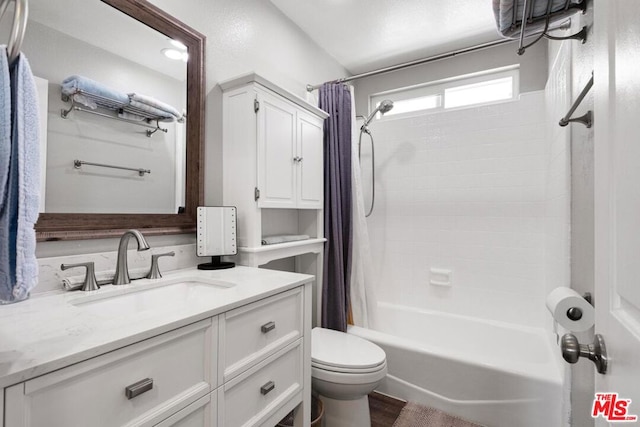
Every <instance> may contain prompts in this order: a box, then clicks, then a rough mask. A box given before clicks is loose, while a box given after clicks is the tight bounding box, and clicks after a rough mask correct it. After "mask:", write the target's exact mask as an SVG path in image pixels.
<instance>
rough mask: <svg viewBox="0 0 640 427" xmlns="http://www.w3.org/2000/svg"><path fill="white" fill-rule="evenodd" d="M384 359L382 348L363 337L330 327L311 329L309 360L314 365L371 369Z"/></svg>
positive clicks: (346, 368) (351, 370) (333, 367)
mask: <svg viewBox="0 0 640 427" xmlns="http://www.w3.org/2000/svg"><path fill="white" fill-rule="evenodd" d="M385 361H386V355H385V353H384V350H382V349H381V348H380V347H378V346H377V345H375V344H374V343H372V342H369V341H367V340H365V339H362V338H360V337H357V336H355V335H352V334H346V333H344V332H338V331H334V330H331V329H324V328H313V330H312V331H311V362H312V364H313V365H314V366H317V367H324V368H329V369H335V368H339V369H344V370H348V371H350V372H353V370H360V369H367V370H369V369H371V368H376V367H379V366H381V365H383V364H384V363H385Z"/></svg>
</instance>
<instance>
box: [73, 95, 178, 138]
mask: <svg viewBox="0 0 640 427" xmlns="http://www.w3.org/2000/svg"><path fill="white" fill-rule="evenodd" d="M74 95H82V96H84V97H85V98H87V99H89V100H91V101H93V102H95V104H96V105H97V106H98V107H100V108H101V109H104V110H109V111H111V112H115V113H116V114H119V113H127V114H132V115H135V116H138V117H140V118H141V120H132V119H127V118H124V117H118V116H117V115H113V114H108V113H105V112H101V111H96V110H92V109H90V108H89V107H85V106H83V105H82V104H80V103H79V102H77V101H76V100H75V99H74ZM62 100H63V101H64V102H71V106H70V107H69V109H67V110H64V109H63V110H61V111H60V115H61V116H62V118H63V119H67V118H69V115H70V114H71V113H72V112H74V111H80V112H82V113H87V114H93V115H95V116H99V117H104V118H107V119H111V120H117V121H120V122H126V123H130V124H133V125H136V126H142V127H145V128H147V131H146V135H147V137H149V138H150V137H152V136H153V134H155V133H156V132H157V131H161V132H164V133H167V129H166V128H162V127H160V120H162V119H163V118H164V117H159V116H157V115H154V114H151V113H149V112H148V111H146V110H143V109H141V108H136V107H133V106H131V105H130V104H126V103H123V102H120V101H116V100H114V99H111V98H107V97H104V96H101V95H96V94H95V93H90V92H86V91H83V90H77V91H76V92H74V93H73V94H71V95H64V94H63V95H62ZM153 122H155V124H154V123H153Z"/></svg>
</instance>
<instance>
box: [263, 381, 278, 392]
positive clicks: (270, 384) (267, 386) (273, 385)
mask: <svg viewBox="0 0 640 427" xmlns="http://www.w3.org/2000/svg"><path fill="white" fill-rule="evenodd" d="M274 388H276V383H274V382H273V381H269V382H268V383H266V384H265V385H263V386H262V387H260V393H261V394H262V395H266V394H268V393H269V392H270V391H271V390H273V389H274Z"/></svg>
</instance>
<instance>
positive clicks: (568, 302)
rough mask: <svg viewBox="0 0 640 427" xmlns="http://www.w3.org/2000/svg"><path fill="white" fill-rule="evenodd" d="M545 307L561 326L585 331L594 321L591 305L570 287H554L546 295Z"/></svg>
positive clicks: (575, 330)
mask: <svg viewBox="0 0 640 427" xmlns="http://www.w3.org/2000/svg"><path fill="white" fill-rule="evenodd" d="M547 309H548V310H549V312H550V313H551V315H552V316H553V318H554V320H555V321H556V322H558V324H559V325H560V326H562V327H563V328H565V329H567V330H569V331H572V332H582V331H586V330H587V329H589V328H590V327H592V326H593V325H594V323H595V312H594V310H593V306H592V305H591V304H589V302H588V301H587V300H586V299H584V298H583V297H582V296H581V295H580V294H578V293H577V292H576V291H574V290H573V289H571V288H566V287H560V288H555V289H554V290H553V291H551V292H550V293H549V295H547Z"/></svg>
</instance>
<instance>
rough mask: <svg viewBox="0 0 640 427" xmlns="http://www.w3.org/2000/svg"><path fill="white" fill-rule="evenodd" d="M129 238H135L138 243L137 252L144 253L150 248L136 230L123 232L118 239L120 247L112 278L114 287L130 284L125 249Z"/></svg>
mask: <svg viewBox="0 0 640 427" xmlns="http://www.w3.org/2000/svg"><path fill="white" fill-rule="evenodd" d="M131 236H133V237H135V238H136V240H137V241H138V251H146V250H147V249H149V248H150V246H149V244H148V243H147V241H146V240H145V238H144V236H143V235H142V233H141V232H139V231H138V230H127V231H125V232H124V234H123V235H122V237H121V238H120V245H118V260H117V262H116V274H115V275H114V276H113V284H114V285H126V284H128V283H131V279H130V278H129V267H128V265H127V248H128V246H129V239H130V238H131Z"/></svg>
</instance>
